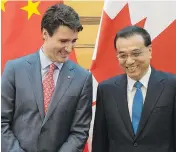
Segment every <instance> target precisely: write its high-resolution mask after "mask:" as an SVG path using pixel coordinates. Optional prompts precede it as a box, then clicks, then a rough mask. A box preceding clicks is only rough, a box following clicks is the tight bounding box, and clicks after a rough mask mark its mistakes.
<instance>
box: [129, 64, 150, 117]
mask: <svg viewBox="0 0 176 152" xmlns="http://www.w3.org/2000/svg"><path fill="white" fill-rule="evenodd" d="M150 75H151V67H150V66H149V68H148V71H147V73H146V74H145V75H144V76H143V77H142V78H141V79H140V80H139V82H141V83H142V85H143V86H142V87H141V90H142V95H143V103H144V101H145V97H146V93H147V88H148V82H149V78H150ZM127 82H128V83H127V100H128V109H129V114H130V118H131V120H132V106H133V98H134V95H135V93H136V88H135V87H134V84H135V83H136V80H133V79H131V78H130V77H129V76H127Z"/></svg>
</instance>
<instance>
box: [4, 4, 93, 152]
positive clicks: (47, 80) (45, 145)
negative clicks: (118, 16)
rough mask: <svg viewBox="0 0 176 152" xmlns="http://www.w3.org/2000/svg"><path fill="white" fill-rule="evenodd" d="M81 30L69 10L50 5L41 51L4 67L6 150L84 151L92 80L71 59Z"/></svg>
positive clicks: (69, 8)
mask: <svg viewBox="0 0 176 152" xmlns="http://www.w3.org/2000/svg"><path fill="white" fill-rule="evenodd" d="M82 29H83V27H82V25H81V24H80V19H79V16H78V14H77V13H76V12H75V11H74V10H73V9H72V8H71V7H69V6H66V5H64V4H56V5H54V6H51V7H49V8H48V10H47V11H46V13H45V14H44V16H43V18H42V22H41V31H42V38H43V40H44V43H43V45H42V46H41V48H40V50H39V51H37V52H36V53H34V54H31V55H28V56H25V57H21V58H18V59H15V60H12V61H8V63H7V64H6V67H5V70H4V73H3V75H2V80H1V82H2V84H1V85H2V86H1V102H2V108H1V139H2V143H1V144H2V151H3V152H81V151H82V150H83V148H84V144H85V143H86V141H87V138H88V132H89V127H90V122H91V114H92V104H91V103H92V76H91V74H90V73H89V72H88V71H87V70H85V69H83V68H81V67H80V66H79V65H77V64H75V63H73V62H72V61H70V60H69V59H68V56H69V54H70V53H71V51H72V50H73V48H74V46H75V43H76V40H77V39H78V32H80V31H81V30H82ZM34 35H35V33H34Z"/></svg>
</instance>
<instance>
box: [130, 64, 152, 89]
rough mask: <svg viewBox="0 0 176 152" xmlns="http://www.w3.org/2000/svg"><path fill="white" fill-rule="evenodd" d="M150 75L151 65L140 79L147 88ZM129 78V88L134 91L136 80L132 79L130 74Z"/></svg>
mask: <svg viewBox="0 0 176 152" xmlns="http://www.w3.org/2000/svg"><path fill="white" fill-rule="evenodd" d="M150 75H151V67H150V66H149V68H148V71H147V73H146V74H145V75H144V76H143V77H142V78H141V79H140V80H139V82H141V83H142V84H143V86H144V87H145V88H147V87H148V82H149V78H150ZM127 79H128V90H129V91H132V89H133V87H134V84H135V83H136V80H133V79H131V78H130V77H129V76H128V75H127Z"/></svg>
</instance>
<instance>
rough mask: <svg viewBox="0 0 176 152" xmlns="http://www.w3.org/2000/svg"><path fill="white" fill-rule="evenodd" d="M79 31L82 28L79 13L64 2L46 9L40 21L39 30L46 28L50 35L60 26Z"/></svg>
mask: <svg viewBox="0 0 176 152" xmlns="http://www.w3.org/2000/svg"><path fill="white" fill-rule="evenodd" d="M61 25H64V26H68V27H69V28H70V29H72V30H74V31H76V32H79V31H82V30H83V27H82V25H81V23H80V19H79V15H78V13H76V12H75V10H74V9H73V8H71V7H70V6H67V5H64V4H55V5H53V6H51V7H49V8H48V9H47V11H46V12H45V14H44V15H43V18H42V21H41V31H42V30H43V29H46V30H47V31H48V33H49V35H50V36H52V35H53V33H54V32H55V30H56V29H57V28H58V27H59V26H61Z"/></svg>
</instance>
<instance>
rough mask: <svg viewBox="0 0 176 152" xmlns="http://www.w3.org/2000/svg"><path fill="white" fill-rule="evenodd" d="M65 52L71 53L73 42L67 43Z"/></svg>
mask: <svg viewBox="0 0 176 152" xmlns="http://www.w3.org/2000/svg"><path fill="white" fill-rule="evenodd" d="M65 50H66V51H68V52H71V51H72V50H73V44H72V42H69V43H67V45H66V46H65Z"/></svg>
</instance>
